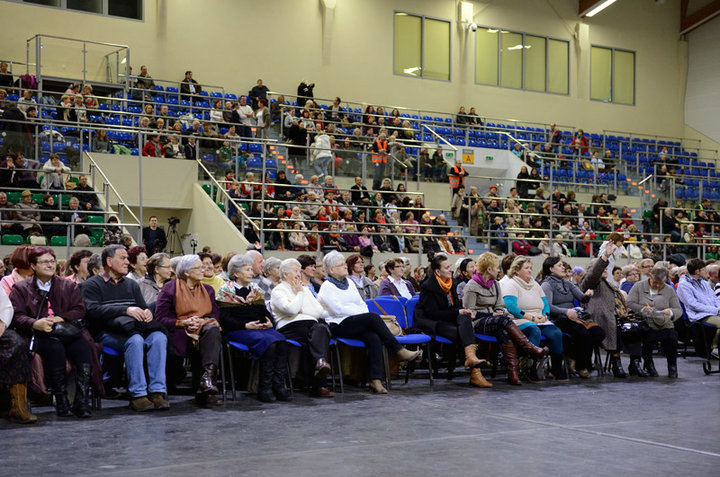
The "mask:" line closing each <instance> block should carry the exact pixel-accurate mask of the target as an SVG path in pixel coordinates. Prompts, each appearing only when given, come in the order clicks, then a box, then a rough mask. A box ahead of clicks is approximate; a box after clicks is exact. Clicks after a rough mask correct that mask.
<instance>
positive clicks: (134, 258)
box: [125, 245, 148, 282]
mask: <svg viewBox="0 0 720 477" xmlns="http://www.w3.org/2000/svg"><path fill="white" fill-rule="evenodd" d="M147 260H148V256H147V251H146V250H145V245H137V246H135V247H132V248H131V249H130V250H128V261H129V262H130V265H128V269H129V270H130V271H129V272H128V274H127V275H126V276H125V278H129V279H131V280H135V281H136V282H139V281H140V280H142V279H143V278H144V277H145V275H147V267H146V265H147Z"/></svg>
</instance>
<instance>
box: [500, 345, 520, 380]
mask: <svg viewBox="0 0 720 477" xmlns="http://www.w3.org/2000/svg"><path fill="white" fill-rule="evenodd" d="M502 350H503V354H504V355H505V361H506V362H507V379H508V383H510V384H514V385H516V386H520V385H521V384H522V382H521V381H520V376H519V375H518V355H517V350H516V349H515V345H514V344H513V343H512V341H507V342H505V343H503V344H502Z"/></svg>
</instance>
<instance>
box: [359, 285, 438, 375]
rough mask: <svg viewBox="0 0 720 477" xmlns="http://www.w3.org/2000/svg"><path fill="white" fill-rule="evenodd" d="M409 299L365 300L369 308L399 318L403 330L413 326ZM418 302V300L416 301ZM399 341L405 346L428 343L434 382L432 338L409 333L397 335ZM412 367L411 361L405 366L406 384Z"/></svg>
mask: <svg viewBox="0 0 720 477" xmlns="http://www.w3.org/2000/svg"><path fill="white" fill-rule="evenodd" d="M407 301H408V300H407V299H406V298H404V297H396V296H379V297H376V298H374V299H370V300H365V303H366V304H367V306H368V310H370V311H372V312H375V313H378V314H380V315H392V316H394V317H395V319H396V320H397V322H398V324H399V325H400V328H402V329H403V330H406V329H408V328H410V327H411V325H409V324H408V323H412V318H411V317H408V316H407V314H406V313H407V311H406V309H405V303H403V302H407ZM415 302H416V303H417V300H416V301H415ZM413 311H414V309H413ZM395 338H396V339H397V340H398V342H399V343H400V344H401V345H403V346H420V347H422V345H427V346H426V347H425V348H426V351H425V353H426V355H427V356H428V368H429V370H430V384H431V385H432V384H433V379H434V378H433V373H432V363H431V362H430V358H429V356H430V352H431V349H430V346H431V345H430V343H431V342H432V338H431V337H430V336H428V335H425V334H419V333H417V334H415V333H411V334H407V335H402V336H396V337H395ZM410 367H411V363H407V365H406V367H405V384H407V383H408V381H409V380H410Z"/></svg>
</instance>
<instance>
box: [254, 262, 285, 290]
mask: <svg viewBox="0 0 720 477" xmlns="http://www.w3.org/2000/svg"><path fill="white" fill-rule="evenodd" d="M281 263H282V261H281V260H280V259H279V258H275V257H270V258H267V259H265V265H264V266H263V274H262V276H261V277H260V283H259V286H260V288H262V289H263V290H266V293H267V294H271V293H272V291H273V290H274V289H275V287H276V286H277V285H278V283H280V275H281V273H280V264H281Z"/></svg>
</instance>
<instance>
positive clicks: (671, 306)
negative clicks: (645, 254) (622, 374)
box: [627, 265, 682, 378]
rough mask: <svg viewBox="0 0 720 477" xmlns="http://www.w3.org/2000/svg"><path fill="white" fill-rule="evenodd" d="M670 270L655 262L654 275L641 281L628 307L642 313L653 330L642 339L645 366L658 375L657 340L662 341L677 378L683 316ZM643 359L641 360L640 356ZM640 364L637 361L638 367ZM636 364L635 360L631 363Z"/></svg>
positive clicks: (633, 292) (669, 366)
mask: <svg viewBox="0 0 720 477" xmlns="http://www.w3.org/2000/svg"><path fill="white" fill-rule="evenodd" d="M667 279H668V271H667V268H665V267H663V266H661V265H655V267H654V268H653V269H652V272H650V278H648V279H647V280H643V281H641V282H637V283H636V284H635V285H634V286H633V287H632V289H631V290H630V294H629V295H628V298H627V305H628V307H629V308H630V309H631V310H632V311H634V312H635V313H636V314H639V315H640V316H641V317H642V318H643V319H644V320H645V322H646V323H647V325H648V327H649V328H650V330H649V331H648V332H647V334H646V335H645V337H644V339H643V342H642V356H643V361H644V362H645V365H644V367H643V368H644V370H645V372H646V373H647V374H648V375H649V376H652V377H656V376H657V375H658V372H657V370H656V369H655V363H654V362H653V357H652V351H653V344H654V343H655V342H656V341H659V342H660V346H662V350H663V353H664V354H665V358H666V359H667V369H668V377H670V378H677V377H678V372H677V342H678V334H677V331H675V321H677V320H678V319H679V318H680V317H681V316H682V307H681V306H680V300H679V299H678V296H677V293H675V289H674V288H673V287H672V286H670V285H668V284H667ZM638 361H639V360H638ZM638 365H639V364H638V363H637V362H636V363H635V364H634V366H635V367H637V366H638ZM631 366H633V363H631Z"/></svg>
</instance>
